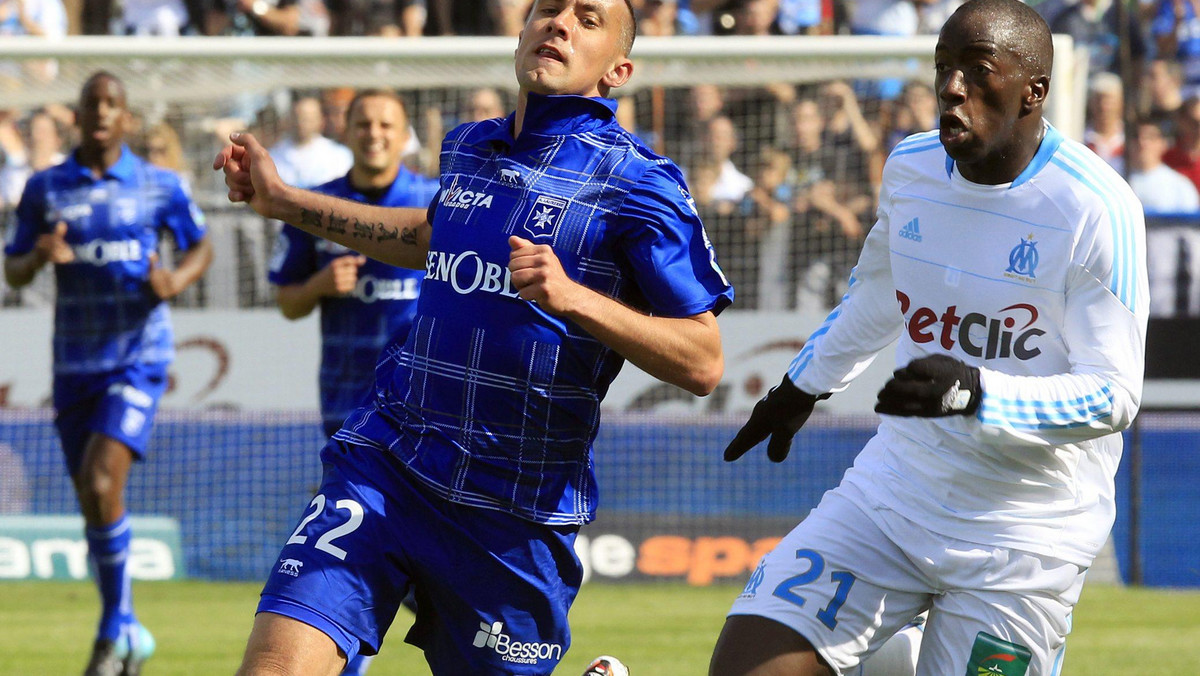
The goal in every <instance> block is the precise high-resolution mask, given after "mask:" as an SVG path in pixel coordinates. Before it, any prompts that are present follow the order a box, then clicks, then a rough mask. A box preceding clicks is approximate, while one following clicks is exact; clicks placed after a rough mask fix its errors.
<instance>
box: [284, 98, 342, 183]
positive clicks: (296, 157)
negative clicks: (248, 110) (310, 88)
mask: <svg viewBox="0 0 1200 676" xmlns="http://www.w3.org/2000/svg"><path fill="white" fill-rule="evenodd" d="M291 125H292V133H291V134H290V135H289V136H287V137H286V138H284V139H283V140H281V141H279V142H278V143H277V144H275V145H274V146H272V147H271V157H272V158H274V160H275V165H276V166H277V167H278V169H279V175H280V177H281V178H283V179H284V180H285V181H286V182H288V183H291V184H292V185H295V186H298V187H301V188H311V187H313V186H315V185H320V184H322V183H326V182H328V181H332V180H333V179H335V178H337V177H339V176H342V175H344V174H345V173H346V172H347V171H349V170H350V166H351V165H352V164H354V155H353V153H351V152H350V149H349V148H347V147H346V146H344V145H342V144H341V143H338V142H337V141H334V140H333V139H331V138H329V137H327V136H325V135H323V134H322V133H321V132H322V131H324V129H325V112H324V109H323V108H322V106H321V100H320V99H319V98H317V97H316V96H311V95H307V94H302V95H299V96H297V97H296V100H295V101H294V102H293V103H292V118H291Z"/></svg>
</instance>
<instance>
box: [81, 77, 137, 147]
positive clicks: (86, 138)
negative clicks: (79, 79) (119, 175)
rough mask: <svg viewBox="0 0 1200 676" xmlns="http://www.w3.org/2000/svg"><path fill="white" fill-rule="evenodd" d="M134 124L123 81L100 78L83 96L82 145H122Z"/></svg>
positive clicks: (85, 90)
mask: <svg viewBox="0 0 1200 676" xmlns="http://www.w3.org/2000/svg"><path fill="white" fill-rule="evenodd" d="M132 123H133V120H132V117H131V116H130V114H129V109H128V107H127V104H126V101H125V87H123V86H122V85H121V83H120V81H118V80H116V79H114V78H111V77H105V76H100V77H97V78H95V79H94V80H92V81H91V82H90V83H89V84H88V85H87V86H86V87H85V88H84V90H83V92H82V93H81V94H80V96H79V130H80V132H81V133H82V139H81V140H80V144H81V145H82V146H84V147H88V148H91V149H99V150H102V149H106V148H112V147H115V146H119V145H120V144H121V142H122V141H124V139H125V133H126V132H127V131H128V130H129V127H130V125H131V124H132Z"/></svg>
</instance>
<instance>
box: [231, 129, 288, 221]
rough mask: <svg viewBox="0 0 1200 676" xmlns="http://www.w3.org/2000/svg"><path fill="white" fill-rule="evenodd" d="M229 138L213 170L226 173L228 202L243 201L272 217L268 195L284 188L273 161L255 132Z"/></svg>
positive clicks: (239, 133)
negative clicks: (255, 136) (228, 143)
mask: <svg viewBox="0 0 1200 676" xmlns="http://www.w3.org/2000/svg"><path fill="white" fill-rule="evenodd" d="M229 140H230V145H227V146H225V147H224V148H222V149H221V152H219V153H217V157H216V159H214V160H213V170H215V171H220V170H224V172H225V187H227V188H229V201H230V202H245V203H246V204H249V205H250V208H251V209H254V211H256V212H257V213H258V214H259V215H260V216H266V217H267V218H272V217H273V214H272V213H271V197H272V196H274V195H275V194H277V193H279V192H280V191H282V190H283V189H284V188H285V187H286V186H285V184H284V183H283V180H282V179H280V178H279V172H278V171H277V170H276V169H275V161H274V160H272V159H271V154H270V153H268V152H267V149H266V148H264V147H263V145H262V144H261V143H259V142H258V139H256V138H254V134H250V133H246V132H234V133H232V134H230V135H229Z"/></svg>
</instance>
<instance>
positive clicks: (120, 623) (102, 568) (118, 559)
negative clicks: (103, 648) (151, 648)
mask: <svg viewBox="0 0 1200 676" xmlns="http://www.w3.org/2000/svg"><path fill="white" fill-rule="evenodd" d="M84 536H85V537H86V538H87V543H88V556H89V557H90V558H91V561H92V567H93V568H92V569H93V571H94V573H95V576H96V586H97V587H99V588H100V604H101V610H100V628H99V630H97V632H96V638H98V639H108V640H110V641H115V640H117V639H118V638H119V637H120V636H121V630H122V628H123V627H124V626H125V625H127V624H131V623H133V622H134V617H133V593H132V590H131V589H130V587H129V571H128V568H127V565H126V564H127V563H128V561H129V542H130V541H131V540H132V539H133V529H132V528H130V525H129V516H128V515H123V516H121V518H120V519H119V520H118V521H117V522H116V523H113V524H111V525H108V526H104V527H101V528H85V529H84Z"/></svg>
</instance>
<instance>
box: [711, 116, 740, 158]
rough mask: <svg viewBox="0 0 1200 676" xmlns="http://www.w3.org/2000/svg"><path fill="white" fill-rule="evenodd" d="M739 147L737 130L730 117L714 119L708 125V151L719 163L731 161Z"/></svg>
mask: <svg viewBox="0 0 1200 676" xmlns="http://www.w3.org/2000/svg"><path fill="white" fill-rule="evenodd" d="M737 145H738V137H737V130H736V129H734V128H733V122H731V121H730V120H729V118H728V117H717V118H713V120H712V121H711V122H709V123H708V150H709V152H710V153H711V154H712V156H713V157H715V158H716V159H717V160H718V161H721V162H724V161H725V160H727V159H729V157H730V156H731V155H733V151H735V150H737Z"/></svg>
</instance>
